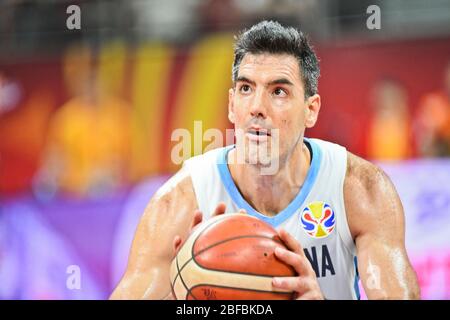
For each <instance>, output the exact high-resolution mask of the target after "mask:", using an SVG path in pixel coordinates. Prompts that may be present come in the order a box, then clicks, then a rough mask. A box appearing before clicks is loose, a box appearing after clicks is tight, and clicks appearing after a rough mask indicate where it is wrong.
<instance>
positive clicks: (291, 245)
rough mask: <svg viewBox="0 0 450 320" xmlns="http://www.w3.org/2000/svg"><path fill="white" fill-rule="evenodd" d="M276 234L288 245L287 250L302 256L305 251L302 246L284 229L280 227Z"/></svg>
mask: <svg viewBox="0 0 450 320" xmlns="http://www.w3.org/2000/svg"><path fill="white" fill-rule="evenodd" d="M278 234H279V235H280V238H281V240H283V242H284V244H285V245H286V246H287V247H288V249H289V250H291V251H293V252H295V253H298V254H299V255H302V256H304V255H305V252H304V251H303V248H302V246H301V244H300V243H299V242H298V241H297V240H296V239H295V238H294V237H293V236H291V235H290V234H289V232H287V231H286V230H284V229H281V230H280V231H279V232H278Z"/></svg>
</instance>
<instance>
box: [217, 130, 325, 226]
mask: <svg viewBox="0 0 450 320" xmlns="http://www.w3.org/2000/svg"><path fill="white" fill-rule="evenodd" d="M304 141H305V142H306V143H309V145H310V146H311V149H312V161H311V166H310V168H309V170H308V174H307V175H306V179H305V182H304V183H303V186H302V188H301V189H300V191H299V193H298V194H297V196H296V197H295V198H294V200H292V202H291V203H290V204H289V205H288V206H287V207H286V208H285V209H284V210H282V211H281V212H279V213H278V214H277V215H276V216H274V217H267V216H265V215H263V214H261V213H259V212H258V211H256V210H255V209H254V208H253V207H252V206H251V205H250V204H249V203H248V202H247V201H246V200H245V199H244V198H243V197H242V195H241V193H240V192H239V190H238V189H237V187H236V185H235V183H234V181H233V178H232V177H231V173H230V170H229V169H228V161H227V156H228V152H229V151H230V150H231V149H232V148H234V147H235V145H230V146H228V147H225V148H223V149H222V150H221V151H220V152H219V154H218V159H217V160H218V161H217V167H218V169H219V173H220V178H221V180H222V183H223V184H224V186H225V189H226V190H227V192H228V194H229V195H230V197H231V199H233V201H234V203H235V204H236V205H237V206H238V207H239V209H245V210H246V211H247V213H248V214H250V215H252V216H254V217H257V218H259V219H261V220H263V221H265V222H267V223H269V224H270V225H272V226H273V227H277V226H278V225H280V224H281V223H283V222H284V221H286V220H287V219H288V218H289V217H291V216H292V215H293V214H294V213H295V212H296V211H297V210H298V209H299V208H300V207H301V205H302V204H303V202H304V201H305V199H306V197H307V196H308V194H309V192H310V191H311V188H312V186H313V185H314V182H315V181H316V178H317V174H318V173H319V169H320V164H321V162H322V151H321V150H320V147H319V146H318V144H317V143H315V142H314V141H313V140H310V139H307V138H304Z"/></svg>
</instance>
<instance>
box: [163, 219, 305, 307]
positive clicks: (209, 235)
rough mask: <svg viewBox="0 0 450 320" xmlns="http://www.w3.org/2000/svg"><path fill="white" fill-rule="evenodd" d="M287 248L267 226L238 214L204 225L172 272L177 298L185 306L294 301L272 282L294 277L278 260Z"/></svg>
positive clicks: (212, 220) (183, 250)
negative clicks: (278, 254)
mask: <svg viewBox="0 0 450 320" xmlns="http://www.w3.org/2000/svg"><path fill="white" fill-rule="evenodd" d="M277 247H280V248H285V246H284V244H283V243H282V241H281V239H280V238H279V237H278V235H277V232H276V230H275V229H274V228H272V227H271V226H270V225H268V224H267V223H265V222H263V221H261V220H259V219H257V218H255V217H252V216H249V215H246V214H239V213H232V214H223V215H219V216H217V217H214V218H211V219H210V220H208V221H207V222H204V223H202V224H201V225H200V226H199V227H198V228H197V229H195V230H194V231H193V232H192V234H191V235H190V236H189V237H188V239H187V240H186V241H185V243H184V244H183V246H182V247H181V249H180V250H179V252H178V254H177V256H176V257H175V259H174V260H173V262H172V265H171V268H170V282H171V286H172V291H173V294H174V297H175V298H176V299H180V300H197V299H198V300H208V299H209V300H229V299H234V300H257V299H267V300H275V299H283V300H288V299H292V298H293V293H292V292H286V291H282V290H279V289H276V288H274V287H272V277H275V276H276V277H291V276H295V275H296V273H295V271H294V269H293V268H292V267H291V266H289V265H286V264H285V263H283V262H282V261H280V260H278V259H277V258H276V257H275V253H274V251H275V248H277Z"/></svg>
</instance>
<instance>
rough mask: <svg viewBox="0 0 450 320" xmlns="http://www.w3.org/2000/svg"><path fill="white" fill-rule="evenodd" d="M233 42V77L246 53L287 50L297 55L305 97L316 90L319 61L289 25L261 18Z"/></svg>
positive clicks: (305, 41) (304, 40) (235, 77)
mask: <svg viewBox="0 0 450 320" xmlns="http://www.w3.org/2000/svg"><path fill="white" fill-rule="evenodd" d="M235 39H236V43H235V46H234V61H233V70H232V72H233V75H232V78H233V81H236V79H237V76H238V70H239V65H240V64H241V61H242V59H243V58H244V56H245V54H246V53H251V54H260V53H273V54H284V53H287V54H290V55H293V56H294V57H295V58H297V61H298V63H299V69H300V70H301V75H300V76H301V79H302V81H303V83H304V86H305V88H304V89H305V98H308V97H310V96H312V95H314V94H316V93H317V87H318V80H319V75H320V68H319V61H318V59H317V56H316V53H315V52H314V50H313V48H312V46H311V45H310V44H309V41H308V39H307V38H306V36H305V35H304V34H303V33H302V32H301V31H299V30H297V29H295V28H292V27H284V26H282V25H281V24H279V23H278V22H275V21H261V22H259V23H258V24H255V25H254V26H252V27H251V28H250V29H247V30H244V31H243V32H242V33H240V34H239V35H238V36H237V37H236V38H235Z"/></svg>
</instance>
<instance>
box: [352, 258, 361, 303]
mask: <svg viewBox="0 0 450 320" xmlns="http://www.w3.org/2000/svg"><path fill="white" fill-rule="evenodd" d="M353 262H354V263H355V283H354V288H355V294H356V299H358V300H361V293H360V292H359V272H358V258H357V257H355V258H354V259H353Z"/></svg>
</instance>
